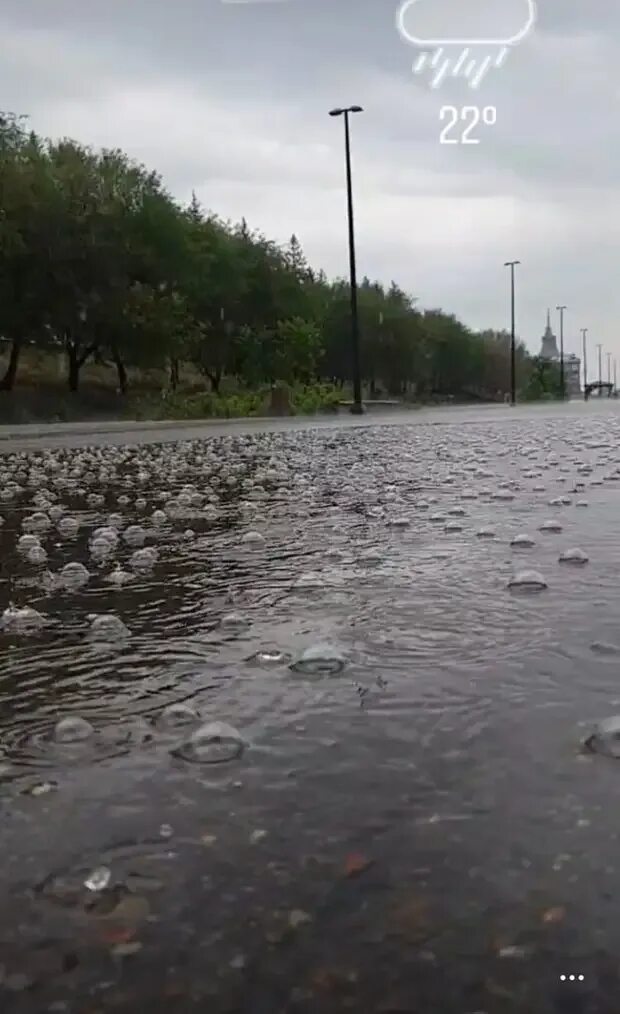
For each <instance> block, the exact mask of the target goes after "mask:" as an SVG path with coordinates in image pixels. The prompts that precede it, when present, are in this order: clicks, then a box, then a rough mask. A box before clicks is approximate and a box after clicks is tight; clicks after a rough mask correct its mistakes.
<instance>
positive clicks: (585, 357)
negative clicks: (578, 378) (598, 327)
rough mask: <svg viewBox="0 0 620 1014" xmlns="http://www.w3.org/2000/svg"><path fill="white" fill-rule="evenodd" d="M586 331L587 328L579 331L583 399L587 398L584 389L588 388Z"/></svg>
mask: <svg viewBox="0 0 620 1014" xmlns="http://www.w3.org/2000/svg"><path fill="white" fill-rule="evenodd" d="M588 331H589V328H587V327H582V329H581V337H582V339H583V396H584V398H586V397H587V395H586V387H587V386H588V356H587V348H586V335H587V333H588Z"/></svg>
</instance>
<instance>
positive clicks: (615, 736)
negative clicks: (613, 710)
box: [584, 715, 620, 760]
mask: <svg viewBox="0 0 620 1014" xmlns="http://www.w3.org/2000/svg"><path fill="white" fill-rule="evenodd" d="M584 746H586V747H587V748H588V749H589V750H592V751H593V752H594V753H600V754H604V755H606V756H607V757H613V758H614V759H616V760H618V759H620V715H613V716H612V717H611V718H604V719H603V720H602V721H600V722H598V723H597V724H596V726H595V729H594V731H593V732H592V733H591V735H590V736H588V738H587V739H586V740H585V743H584Z"/></svg>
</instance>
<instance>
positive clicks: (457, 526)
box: [443, 521, 463, 532]
mask: <svg viewBox="0 0 620 1014" xmlns="http://www.w3.org/2000/svg"><path fill="white" fill-rule="evenodd" d="M443 530H444V532H462V531H463V526H462V524H461V522H460V521H448V522H447V524H445V525H444V529H443Z"/></svg>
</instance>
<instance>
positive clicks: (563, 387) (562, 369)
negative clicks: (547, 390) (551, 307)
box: [556, 306, 566, 399]
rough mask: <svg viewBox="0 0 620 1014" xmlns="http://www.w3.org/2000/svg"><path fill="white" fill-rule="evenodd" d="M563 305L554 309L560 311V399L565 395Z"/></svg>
mask: <svg viewBox="0 0 620 1014" xmlns="http://www.w3.org/2000/svg"><path fill="white" fill-rule="evenodd" d="M565 309H566V307H565V306H556V310H559V311H560V393H561V395H562V399H564V398H565V397H566V389H565V386H564V311H565Z"/></svg>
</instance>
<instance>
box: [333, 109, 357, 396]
mask: <svg viewBox="0 0 620 1014" xmlns="http://www.w3.org/2000/svg"><path fill="white" fill-rule="evenodd" d="M362 112H363V109H362V107H361V106H348V108H347V109H332V110H331V111H330V114H329V115H330V116H344V146H345V161H346V170H347V208H348V217H349V268H350V274H351V343H352V349H351V351H352V357H353V405H352V406H351V412H353V414H354V415H363V412H364V406H363V404H362V377H361V369H360V335H359V324H358V317H357V278H356V273H355V234H354V227H353V187H352V185H351V141H350V137H349V113H362Z"/></svg>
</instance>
